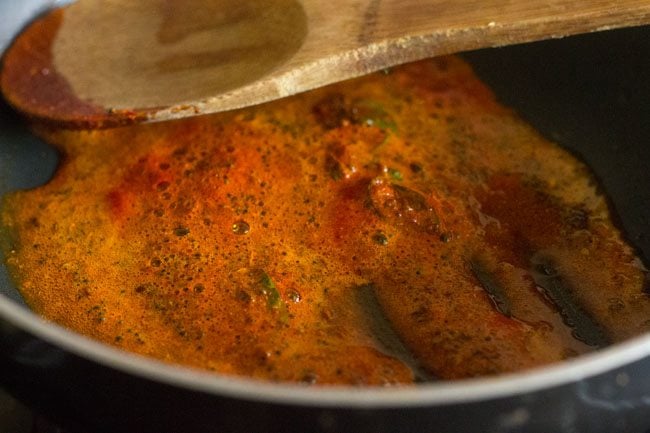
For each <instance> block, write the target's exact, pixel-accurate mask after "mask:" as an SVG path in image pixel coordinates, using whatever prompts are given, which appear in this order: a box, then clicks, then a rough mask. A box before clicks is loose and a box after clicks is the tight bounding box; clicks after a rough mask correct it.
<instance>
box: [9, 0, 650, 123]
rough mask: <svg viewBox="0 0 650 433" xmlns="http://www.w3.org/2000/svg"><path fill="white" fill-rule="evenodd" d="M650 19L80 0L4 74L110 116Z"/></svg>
mask: <svg viewBox="0 0 650 433" xmlns="http://www.w3.org/2000/svg"><path fill="white" fill-rule="evenodd" d="M648 22H650V1H648V0H618V1H603V0H572V1H570V0H429V1H426V0H420V1H418V0H191V1H183V2H180V1H175V0H139V1H131V0H80V1H78V2H76V3H73V4H72V5H70V6H68V7H66V8H63V9H58V10H54V11H52V12H51V13H49V14H48V15H47V16H45V17H44V18H41V19H39V20H37V21H35V22H34V23H33V24H32V25H31V26H30V27H29V28H27V30H26V31H25V32H24V33H23V34H22V35H21V36H20V37H19V38H18V39H17V40H16V41H15V43H14V44H13V45H12V46H11V48H10V49H9V50H8V51H7V53H6V55H5V57H4V67H3V70H2V77H1V85H2V91H3V93H4V95H5V97H6V99H7V100H8V101H9V102H10V103H11V104H12V105H13V106H15V107H16V108H17V109H19V110H21V111H23V112H25V113H26V114H28V115H30V116H35V117H38V118H42V119H47V120H51V121H55V122H59V123H64V124H67V125H68V126H80V127H96V126H110V125H118V124H123V123H129V122H134V121H160V120H167V119H174V118H180V117H187V116H194V115H197V114H203V113H212V112H217V111H224V110H230V109H234V108H239V107H243V106H248V105H254V104H258V103H261V102H265V101H269V100H273V99H276V98H281V97H284V96H287V95H291V94H295V93H298V92H302V91H305V90H309V89H312V88H316V87H319V86H323V85H325V84H328V83H332V82H336V81H341V80H345V79H348V78H352V77H356V76H359V75H362V74H366V73H368V72H371V71H376V70H380V69H383V68H386V67H390V66H393V65H396V64H400V63H404V62H409V61H413V60H418V59H422V58H425V57H430V56H436V55H441V54H449V53H452V52H458V51H463V50H469V49H475V48H482V47H490V46H499V45H507V44H515V43H519V42H526V41H532V40H537V39H546V38H557V37H562V36H567V35H572V34H577V33H584V32H591V31H598V30H606V29H611V28H616V27H623V26H633V25H640V24H645V23H648ZM576 55H579V54H578V53H576Z"/></svg>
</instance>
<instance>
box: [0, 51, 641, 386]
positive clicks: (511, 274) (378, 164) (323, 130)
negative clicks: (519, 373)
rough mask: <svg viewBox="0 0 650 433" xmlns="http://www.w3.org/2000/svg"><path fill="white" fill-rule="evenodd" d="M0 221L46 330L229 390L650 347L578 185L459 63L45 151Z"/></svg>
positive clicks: (437, 374) (637, 293) (435, 63)
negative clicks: (187, 369) (217, 381)
mask: <svg viewBox="0 0 650 433" xmlns="http://www.w3.org/2000/svg"><path fill="white" fill-rule="evenodd" d="M38 132H39V133H40V134H41V135H42V136H44V137H46V139H48V140H49V141H50V142H52V143H54V144H55V145H56V146H57V147H59V148H60V149H61V151H62V153H63V155H64V157H63V159H62V164H61V166H60V168H59V171H58V172H57V174H56V176H55V177H54V179H53V180H52V181H51V182H50V183H48V184H47V185H45V186H43V187H40V188H38V189H35V190H32V191H26V192H19V193H16V194H13V195H12V196H10V197H8V198H7V199H6V200H5V205H4V209H3V214H2V218H3V224H4V226H5V227H6V228H7V231H8V232H9V233H10V234H11V239H12V242H13V243H12V245H11V246H10V248H9V249H10V251H8V256H9V259H8V262H9V264H10V266H11V268H12V269H13V271H14V274H15V277H16V279H17V281H19V283H20V286H21V288H22V293H23V295H24V297H25V298H26V300H27V302H28V303H29V304H30V305H31V306H32V307H33V308H34V310H36V311H37V312H39V313H40V314H42V315H44V316H45V317H47V318H48V319H50V320H52V321H55V322H57V323H60V324H62V325H64V326H67V327H70V328H72V329H74V330H76V331H78V332H81V333H83V334H87V335H90V336H92V337H94V338H97V339H99V340H102V341H104V342H107V343H109V344H113V345H115V346H117V347H121V348H124V349H126V350H130V351H134V352H137V353H140V354H144V355H147V356H152V357H156V358H159V359H162V360H164V361H168V362H172V363H180V364H186V365H191V366H195V367H199V368H204V369H209V370H213V371H217V372H220V373H226V374H235V375H246V376H252V377H256V378H265V379H271V380H279V381H303V382H309V383H353V384H392V383H410V382H413V381H415V380H431V379H434V378H442V379H454V378H461V377H470V376H478V375H487V374H497V373H503V372H509V371H514V370H519V369H525V368H530V367H534V366H538V365H542V364H545V363H550V362H556V361H560V360H563V359H566V358H567V357H571V356H575V355H578V354H581V353H584V352H587V351H589V350H593V349H595V348H598V347H602V346H604V345H607V344H610V343H612V342H616V341H620V340H622V339H625V338H628V337H630V336H633V335H636V334H639V333H641V332H644V331H647V329H648V327H649V323H648V318H650V302H649V300H648V297H647V295H646V293H645V292H644V284H645V283H644V281H645V270H644V268H643V266H642V265H641V263H640V260H639V259H638V258H637V257H636V256H635V255H634V252H633V251H632V249H631V248H630V247H629V246H627V245H626V244H625V243H624V241H623V240H622V236H621V234H620V232H619V231H618V230H617V229H616V228H615V227H614V225H613V223H612V219H611V216H610V215H609V210H608V207H607V203H606V200H605V198H604V197H603V196H602V195H600V194H599V193H598V188H597V186H596V184H595V182H594V179H593V178H592V177H591V175H590V174H589V172H588V170H587V168H586V167H585V166H584V165H583V164H582V163H580V162H579V161H577V160H576V159H575V158H574V157H572V156H571V155H569V154H568V153H567V152H566V151H564V150H562V149H561V148H559V147H558V146H556V145H555V144H552V143H550V142H548V141H547V140H545V139H544V138H543V137H541V136H540V135H539V134H538V133H536V132H535V131H534V130H532V129H531V128H530V127H529V126H527V125H526V124H525V123H523V122H522V121H521V120H520V119H519V118H518V117H517V116H516V115H515V114H513V113H512V112H511V111H510V110H508V109H507V108H504V107H502V106H501V105H499V104H498V103H497V102H496V101H495V98H494V96H493V95H492V93H491V92H490V90H489V89H487V88H486V87H485V86H484V85H483V84H482V83H481V82H480V81H478V79H477V78H476V77H475V76H474V75H473V73H472V71H471V69H470V68H469V67H468V66H467V65H466V64H464V63H463V62H462V61H461V60H459V59H458V58H453V57H450V58H441V59H435V60H428V61H424V62H420V63H416V64H411V65H407V66H404V67H400V68H397V69H395V70H393V71H392V72H390V73H388V74H383V73H382V74H374V75H372V76H368V77H365V78H361V79H357V80H354V81H350V82H347V83H342V84H337V85H334V86H330V87H327V88H324V89H320V90H318V91H314V92H310V93H306V94H302V95H298V96H295V97H291V98H289V99H285V100H282V101H277V102H274V103H270V104H266V105H263V106H260V107H257V108H253V109H248V110H245V111H237V112H234V113H229V114H221V115H216V116H204V117H200V118H195V119H189V120H184V121H175V122H170V123H166V124H155V125H141V126H132V127H126V128H120V129H114V130H104V131H62V130H46V129H40V130H39V131H38Z"/></svg>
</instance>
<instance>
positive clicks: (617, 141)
mask: <svg viewBox="0 0 650 433" xmlns="http://www.w3.org/2000/svg"><path fill="white" fill-rule="evenodd" d="M649 31H650V29H649V28H638V29H627V30H623V31H616V32H607V33H602V34H594V35H586V36H581V37H576V38H569V39H565V40H562V41H548V42H542V43H535V44H528V45H522V46H516V47H509V48H502V49H492V50H482V51H477V52H473V53H467V54H466V55H465V57H466V58H467V59H468V60H469V61H470V62H471V63H472V64H473V65H474V67H475V68H476V70H477V72H478V73H479V75H480V76H481V77H482V78H483V79H484V81H486V82H487V83H488V85H490V86H491V87H492V88H493V89H494V90H495V92H496V93H497V95H498V96H499V98H500V99H501V101H502V102H504V103H505V104H506V105H509V106H511V107H513V108H514V109H515V110H516V111H517V112H518V113H520V114H521V115H522V117H524V118H525V119H526V120H527V121H528V122H530V123H531V124H532V125H533V126H534V127H535V128H536V129H538V130H539V131H541V132H542V133H543V134H544V135H546V136H547V137H549V138H550V139H552V140H554V141H557V142H559V143H560V144H561V145H563V146H564V147H566V148H568V149H569V150H571V151H572V152H574V153H576V154H577V155H578V156H579V157H580V158H581V159H582V160H583V161H585V162H586V163H587V165H589V166H590V167H591V168H592V170H593V171H594V173H595V175H596V177H597V178H598V179H599V181H600V183H601V185H602V187H603V188H604V190H605V191H606V193H607V195H608V196H609V197H610V199H611V203H612V207H613V210H614V213H615V214H616V215H618V217H619V219H620V224H621V226H622V228H623V229H624V231H625V233H626V234H627V236H628V238H629V240H630V242H631V243H632V244H633V245H634V246H635V247H637V248H638V250H639V251H640V253H641V255H642V256H643V257H649V256H650V238H649V237H648V234H647V233H646V231H647V227H648V225H649V224H648V223H649V222H650V212H648V210H649V207H648V203H650V189H648V188H645V185H648V184H650V182H649V181H650V170H648V169H647V164H648V161H650V147H649V146H645V145H644V144H645V142H646V140H647V137H648V136H650V123H649V122H647V119H648V118H650V103H648V96H649V95H650V81H649V80H647V77H648V76H649V75H648V72H650V61H649V60H646V58H647V56H643V55H642V54H643V53H647V52H648V51H649V49H650V38H648V35H649ZM578 53H579V54H578ZM57 163H58V155H57V153H56V151H55V150H54V149H52V148H51V147H49V146H48V145H47V144H45V143H43V142H42V141H41V140H39V139H37V138H36V137H34V136H33V135H31V134H30V133H29V130H28V128H27V126H26V125H25V124H24V123H23V122H22V121H21V120H20V118H19V117H18V116H17V115H15V114H14V113H13V112H12V111H11V110H10V109H9V108H8V107H7V106H6V105H2V104H1V103H0V195H4V194H5V193H7V192H9V191H13V190H16V189H24V188H32V187H35V186H37V185H40V184H42V183H45V182H47V180H48V179H50V178H51V176H52V174H53V172H54V170H55V168H56V165H57ZM2 260H3V262H4V259H3V258H2ZM0 293H2V294H3V295H6V296H8V297H9V298H10V299H12V300H14V301H16V302H18V303H21V304H22V305H24V303H23V302H22V299H21V297H20V295H19V293H18V292H17V290H16V288H15V286H14V285H13V284H12V283H11V280H10V278H9V275H8V274H7V269H6V267H4V266H0Z"/></svg>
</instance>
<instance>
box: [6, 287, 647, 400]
mask: <svg viewBox="0 0 650 433" xmlns="http://www.w3.org/2000/svg"><path fill="white" fill-rule="evenodd" d="M0 319H2V320H5V321H7V322H9V323H10V324H12V325H14V326H15V327H17V328H19V329H21V330H23V331H25V332H28V333H30V334H31V335H33V336H35V337H37V338H39V339H41V340H43V341H45V342H47V343H49V344H52V345H54V346H56V347H58V348H60V349H63V350H65V351H67V352H70V353H72V354H74V355H77V356H79V357H81V358H83V359H86V360H88V361H90V362H96V363H98V364H100V365H104V366H106V367H109V368H113V369H116V370H118V371H121V372H123V373H126V374H129V375H132V376H136V377H139V378H142V379H145V380H150V381H154V382H160V383H164V384H167V385H171V386H176V387H180V388H184V389H186V390H189V391H197V392H202V393H206V394H212V395H214V396H219V397H230V398H237V399H243V400H248V401H257V402H266V403H274V404H287V405H298V406H314V407H321V408H327V407H330V408H335V407H339V408H351V409H355V408H363V409H381V408H394V409H403V408H409V407H413V408H415V407H422V406H427V407H431V406H445V405H452V404H456V403H470V402H479V401H485V400H492V399H497V398H507V397H512V396H517V395H525V394H530V393H534V392H536V391H541V390H544V389H550V388H554V387H559V386H562V385H568V384H571V383H576V382H579V381H581V380H585V379H588V378H591V377H594V376H597V375H599V374H603V373H606V372H609V371H611V370H615V369H618V368H620V367H623V366H625V365H627V364H630V363H633V362H635V361H638V360H641V359H642V358H644V357H647V356H650V334H644V335H640V336H637V337H634V338H632V339H630V340H627V341H624V342H621V343H617V344H615V345H612V346H610V347H608V348H604V349H601V350H598V351H595V352H592V353H589V354H585V355H581V356H579V357H576V358H573V359H570V360H566V361H563V362H560V363H556V364H552V365H548V366H543V367H539V368H535V369H532V370H527V371H524V372H517V373H510V374H504V375H501V376H497V377H483V378H472V379H462V380H457V381H444V382H443V381H441V382H431V383H426V384H418V385H417V386H404V387H397V386H396V387H372V386H368V387H353V386H316V387H314V386H307V385H301V384H292V383H272V382H264V381H261V380H255V379H250V378H244V377H235V376H225V375H221V374H218V373H213V372H208V371H203V370H199V369H195V368H191V367H186V366H182V365H172V364H167V363H164V362H162V361H158V360H155V359H153V358H148V357H144V356H141V355H137V354H133V353H130V352H126V351H122V350H120V349H117V348H113V347H111V346H109V345H107V344H104V343H101V342H99V341H95V340H92V339H90V338H89V337H85V336H83V335H81V334H77V333H75V332H73V331H71V330H68V329H66V328H64V327H62V326H60V325H57V324H55V323H52V322H48V321H46V320H45V319H43V318H41V317H40V316H38V315H36V314H35V313H33V312H31V311H29V310H28V309H27V308H25V307H24V306H21V305H19V304H18V303H17V302H15V301H14V300H11V299H10V298H8V297H7V296H6V295H4V294H0ZM619 374H624V372H621V373H619ZM621 382H622V384H621V386H624V384H625V382H626V380H622V381H621Z"/></svg>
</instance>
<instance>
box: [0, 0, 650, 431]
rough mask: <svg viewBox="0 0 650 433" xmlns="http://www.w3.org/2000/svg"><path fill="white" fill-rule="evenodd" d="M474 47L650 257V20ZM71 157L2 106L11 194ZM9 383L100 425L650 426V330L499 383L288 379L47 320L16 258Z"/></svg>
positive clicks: (61, 418)
mask: <svg viewBox="0 0 650 433" xmlns="http://www.w3.org/2000/svg"><path fill="white" fill-rule="evenodd" d="M42 3H43V2H41V4H42ZM24 5H25V3H24V2H8V1H4V2H3V1H0V17H3V16H4V17H7V16H8V14H9V13H14V16H19V15H21V18H20V20H19V19H18V18H17V19H16V21H12V22H11V24H12V26H11V28H9V27H7V26H3V25H0V33H4V34H2V35H1V37H0V43H2V41H3V39H2V38H4V40H5V41H6V40H7V38H9V37H11V35H13V34H14V31H16V30H17V29H18V28H19V27H20V25H21V23H23V22H25V21H26V20H28V19H30V18H31V17H33V13H35V12H34V10H31V9H30V10H29V11H27V12H25V7H24ZM17 8H18V9H21V8H22V9H21V10H20V11H17V12H16V9H17ZM1 21H2V18H0V22H1ZM0 49H2V47H0ZM464 56H465V58H466V59H467V60H469V61H470V62H471V63H472V64H473V65H474V67H475V69H476V71H477V72H478V73H479V75H480V76H481V77H482V78H483V79H484V81H486V82H487V83H488V84H489V85H490V86H491V87H492V88H493V89H494V90H495V92H496V93H497V95H498V97H499V98H500V99H501V101H502V102H504V103H505V104H506V105H510V106H512V107H514V108H515V109H516V110H517V111H518V112H519V113H520V114H521V115H522V116H523V117H524V118H525V119H526V120H527V121H528V122H530V123H531V124H533V126H535V127H536V128H537V129H538V130H539V131H541V132H542V133H543V134H545V135H546V136H547V137H548V138H550V139H552V140H554V141H556V142H559V143H560V144H561V145H563V146H564V147H566V148H567V149H569V150H570V151H572V152H573V153H575V154H576V155H577V156H578V157H579V158H581V159H582V160H584V161H585V162H586V163H587V164H588V165H589V166H590V167H591V168H592V170H593V171H594V173H595V175H596V177H597V178H598V179H599V181H600V183H601V186H602V188H603V189H604V190H605V192H606V193H607V194H608V195H609V197H610V198H611V207H612V209H613V210H614V212H615V213H616V214H617V215H618V217H619V222H620V225H621V227H622V228H623V229H624V231H625V233H626V234H627V236H628V238H629V241H630V242H631V243H632V244H633V245H634V246H635V247H636V248H637V249H638V250H639V253H640V255H641V256H643V257H650V255H649V254H650V234H649V233H648V228H650V212H649V211H650V187H648V185H650V169H648V164H649V163H650V142H649V141H650V138H649V137H650V27H641V28H632V29H625V30H617V31H608V32H603V33H597V34H590V35H584V36H579V37H572V38H567V39H562V40H552V41H545V42H538V43H533V44H527V45H521V46H514V47H508V48H498V49H487V50H481V51H476V52H471V53H466V54H464ZM57 159H58V155H57V153H56V152H55V151H54V150H52V149H51V148H50V147H48V146H47V145H46V144H45V143H43V142H41V141H39V140H38V139H37V138H35V137H34V136H32V135H31V134H30V133H29V129H28V127H27V125H26V124H25V123H24V122H23V121H22V120H21V118H20V116H18V115H17V114H15V113H14V112H12V111H11V109H10V108H8V107H7V106H6V105H4V104H2V103H0V193H1V194H4V193H6V192H8V191H12V190H15V189H18V188H30V187H34V186H36V185H39V184H41V183H43V182H46V181H47V180H48V178H49V177H50V176H51V175H52V173H53V171H54V170H55V168H56V164H57ZM0 384H1V386H2V387H4V388H5V389H6V390H7V391H8V392H10V393H12V394H13V395H14V396H15V397H17V398H18V399H20V400H22V401H24V402H25V403H26V404H28V405H29V406H30V407H33V408H35V409H36V410H37V411H39V412H41V413H43V414H45V415H47V416H49V417H51V418H52V419H54V420H57V421H58V422H61V423H64V424H66V425H67V426H69V427H70V428H71V429H72V430H73V431H85V432H88V431H92V432H111V433H115V432H122V433H127V432H138V433H141V432H142V433H146V432H156V433H161V432H174V433H193V432H208V433H209V432H251V433H254V432H266V433H270V432H355V433H363V432H368V433H370V432H372V433H382V432H452V431H453V432H472V433H475V432H487V433H506V432H541V433H562V432H566V433H576V432H588V433H598V432H607V433H616V432H621V433H623V432H625V433H634V432H641V433H645V432H650V410H648V406H650V336H649V335H644V336H640V337H638V338H636V339H633V340H630V341H627V342H624V343H621V344H617V345H614V346H612V347H609V348H606V349H603V350H601V351H599V352H596V353H593V354H589V355H586V356H582V357H579V358H576V359H573V360H569V361H565V362H563V363H559V364H555V365H551V366H548V367H544V368H540V369H536V370H532V371H526V372H522V373H517V374H510V375H505V376H500V377H496V378H483V379H471V380H461V381H452V382H438V383H431V384H424V385H418V386H415V387H404V388H351V387H334V388H312V387H306V386H299V385H280V384H271V383H262V382H256V381H252V380H246V379H238V378H237V379H236V378H228V377H223V376H219V375H214V374H208V373H205V372H202V371H196V370H191V369H188V368H183V367H177V366H170V365H165V364H162V363H159V362H156V361H153V360H150V359H144V358H141V357H138V356H136V355H132V354H127V353H124V352H121V351H118V350H116V349H112V348H110V347H108V346H104V345H102V344H100V343H97V342H94V341H90V340H88V339H86V338H85V337H82V336H80V335H76V334H74V333H72V332H69V331H67V330H65V329H62V328H60V327H58V326H56V325H53V324H51V323H47V322H45V321H43V320H42V319H40V318H38V317H37V316H36V315H35V314H33V313H32V312H30V311H29V309H28V308H27V307H26V306H25V304H24V303H23V302H22V300H21V297H20V295H19V293H18V292H17V290H16V288H15V286H14V285H13V284H12V282H11V280H10V278H9V277H8V275H7V270H6V269H5V268H4V266H0ZM75 429H76V430H75Z"/></svg>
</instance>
